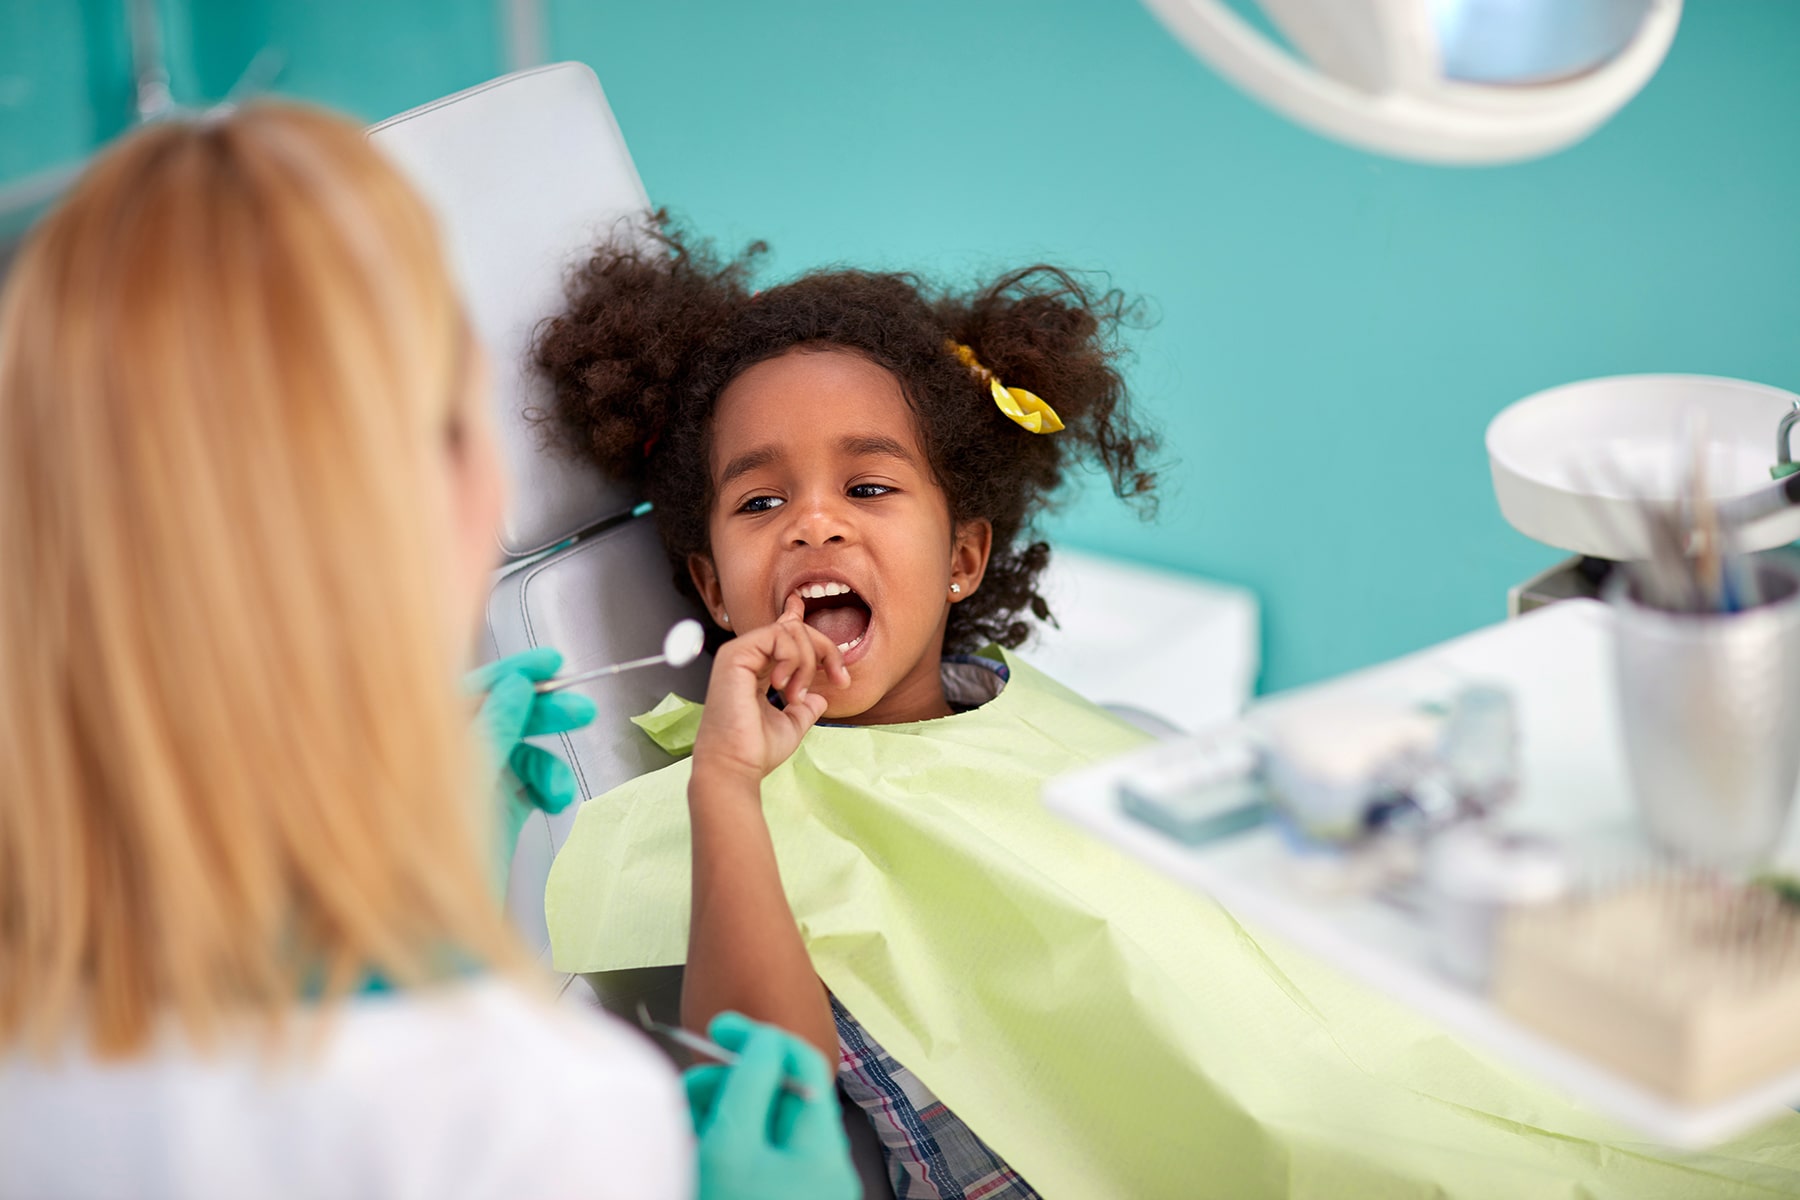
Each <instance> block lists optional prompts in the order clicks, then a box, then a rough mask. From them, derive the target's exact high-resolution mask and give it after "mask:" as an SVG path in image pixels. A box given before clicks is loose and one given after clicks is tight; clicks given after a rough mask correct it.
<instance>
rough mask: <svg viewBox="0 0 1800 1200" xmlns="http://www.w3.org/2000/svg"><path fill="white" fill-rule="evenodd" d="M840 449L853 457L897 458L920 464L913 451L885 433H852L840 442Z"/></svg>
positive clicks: (915, 464)
mask: <svg viewBox="0 0 1800 1200" xmlns="http://www.w3.org/2000/svg"><path fill="white" fill-rule="evenodd" d="M838 449H839V450H842V451H843V452H844V453H845V454H847V455H849V456H851V457H852V458H897V459H899V460H900V461H901V462H903V463H908V464H911V465H913V466H917V465H918V464H917V461H916V460H915V459H914V458H913V454H912V451H910V450H908V449H907V448H906V447H905V446H903V445H901V444H900V442H899V441H898V440H896V439H894V438H891V437H888V436H886V435H885V434H879V433H856V434H851V435H850V436H849V437H847V438H845V439H844V440H843V441H841V442H839V443H838Z"/></svg>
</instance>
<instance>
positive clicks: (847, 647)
mask: <svg viewBox="0 0 1800 1200" xmlns="http://www.w3.org/2000/svg"><path fill="white" fill-rule="evenodd" d="M867 636H868V635H867V634H862V633H859V634H857V635H856V638H855V639H854V640H853V641H848V642H839V643H838V653H840V654H848V653H850V652H851V651H852V650H854V649H856V648H857V647H858V646H860V645H862V640H863V638H865V637H867Z"/></svg>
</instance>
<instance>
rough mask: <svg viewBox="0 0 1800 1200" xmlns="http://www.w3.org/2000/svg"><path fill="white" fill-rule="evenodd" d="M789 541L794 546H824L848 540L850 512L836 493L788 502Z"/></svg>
mask: <svg viewBox="0 0 1800 1200" xmlns="http://www.w3.org/2000/svg"><path fill="white" fill-rule="evenodd" d="M790 511H791V512H792V513H793V518H792V524H790V526H789V527H788V540H789V542H790V543H791V544H792V545H793V546H795V547H796V548H797V547H800V546H825V545H831V544H836V543H842V542H845V541H848V540H849V537H850V533H851V527H850V520H849V517H850V514H849V512H848V506H847V505H846V504H845V503H844V502H843V499H842V498H841V497H839V496H835V495H832V496H809V497H806V498H805V499H802V500H796V501H794V502H792V503H791V505H790Z"/></svg>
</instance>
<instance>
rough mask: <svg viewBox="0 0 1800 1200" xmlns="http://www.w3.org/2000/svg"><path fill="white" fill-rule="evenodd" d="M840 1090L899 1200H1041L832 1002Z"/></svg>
mask: <svg viewBox="0 0 1800 1200" xmlns="http://www.w3.org/2000/svg"><path fill="white" fill-rule="evenodd" d="M831 1015H832V1016H833V1017H834V1018H835V1019H836V1020H837V1034H838V1069H837V1075H838V1086H839V1087H840V1088H841V1089H842V1090H843V1093H844V1095H845V1096H847V1097H848V1098H849V1099H850V1100H851V1102H852V1103H854V1104H855V1105H856V1106H857V1107H858V1108H860V1109H862V1110H863V1115H864V1116H866V1117H867V1118H868V1119H869V1124H870V1125H871V1126H872V1127H873V1128H874V1130H875V1136H876V1137H877V1138H878V1139H879V1140H880V1142H881V1157H882V1161H883V1162H885V1163H886V1165H887V1173H888V1181H889V1182H890V1183H891V1184H893V1187H894V1196H895V1200H1039V1198H1038V1194H1037V1193H1036V1192H1034V1191H1032V1189H1031V1185H1030V1184H1028V1183H1026V1182H1025V1181H1024V1180H1023V1179H1021V1178H1020V1177H1019V1174H1018V1172H1016V1171H1014V1170H1013V1169H1012V1168H1011V1167H1009V1166H1007V1165H1006V1160H1005V1159H1003V1158H1001V1157H1000V1156H999V1155H998V1154H995V1153H994V1152H993V1150H991V1149H989V1148H988V1145H987V1143H986V1142H984V1141H982V1140H981V1139H980V1138H978V1137H976V1136H975V1131H974V1130H972V1129H970V1128H969V1127H968V1126H967V1125H964V1124H963V1123H962V1119H961V1118H959V1117H958V1116H957V1115H956V1114H955V1113H953V1112H951V1111H950V1110H949V1109H948V1108H947V1107H945V1105H944V1102H943V1101H942V1100H939V1099H938V1098H937V1097H936V1096H934V1095H932V1094H931V1089H930V1088H928V1087H926V1086H925V1085H924V1084H923V1083H921V1082H920V1081H919V1077H918V1076H917V1075H914V1074H913V1073H912V1072H911V1071H909V1070H907V1069H906V1068H905V1067H903V1066H901V1065H900V1064H899V1063H897V1062H895V1061H894V1059H893V1056H892V1055H890V1054H889V1053H888V1052H887V1051H886V1050H883V1049H882V1048H881V1046H880V1044H878V1043H877V1042H876V1041H875V1039H874V1038H872V1037H870V1036H869V1033H868V1031H867V1030H866V1029H864V1028H863V1027H862V1026H861V1025H859V1024H857V1023H856V1018H855V1017H853V1016H851V1015H850V1013H849V1012H848V1011H847V1010H846V1009H845V1008H844V1006H843V1005H841V1004H839V1003H838V1001H837V997H836V996H833V997H832V998H831Z"/></svg>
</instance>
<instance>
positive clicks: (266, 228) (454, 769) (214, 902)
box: [0, 106, 508, 1054]
mask: <svg viewBox="0 0 1800 1200" xmlns="http://www.w3.org/2000/svg"><path fill="white" fill-rule="evenodd" d="M477 360H478V354H477V352H476V351H475V350H474V348H473V347H472V346H471V345H470V344H469V341H468V331H467V328H466V326H465V324H464V321H463V317H462V314H461V310H460V308H459V305H458V303H457V300H456V297H455V294H454V292H453V289H452V285H451V282H450V280H449V277H448V275H447V272H446V269H445V266H444V263H443V260H442V256H441V253H440V249H439V246H438V244H437V240H436V235H435V233H434V230H433V226H432V222H431V220H430V217H429V215H428V213H427V212H426V210H425V208H424V206H423V205H422V203H421V202H420V201H419V200H418V198H417V197H416V196H415V195H414V194H413V193H412V191H411V190H410V189H409V188H408V187H407V185H406V184H405V182H404V181H403V180H402V179H401V178H400V177H399V175H398V173H397V172H396V171H395V170H394V169H393V168H391V167H390V166H389V165H388V164H387V163H386V162H384V161H383V160H382V159H381V157H380V156H379V155H378V154H377V152H376V151H375V150H373V149H372V148H371V147H370V146H369V144H368V143H367V141H366V140H365V139H364V137H363V135H362V133H361V131H360V130H359V129H358V128H356V127H355V126H353V125H351V124H349V123H348V122H345V121H342V120H340V119H338V118H336V117H333V116H329V115H325V114H322V113H318V112H314V111H309V110H306V109H302V108H297V107H291V106H268V107H263V108H253V109H248V110H245V111H243V112H240V113H237V114H234V115H231V116H228V117H224V118H221V119H209V120H206V121H201V122H194V123H180V122H172V123H167V124H162V125H158V126H154V127H150V128H147V129H144V130H142V131H140V132H137V133H134V134H132V135H131V136H129V137H127V138H126V139H124V140H123V141H122V142H121V143H120V144H118V145H117V146H115V147H113V148H112V149H111V150H110V151H108V152H107V153H106V154H104V155H103V156H102V157H101V158H100V159H99V160H98V161H97V162H96V163H95V164H94V165H93V166H92V167H91V168H90V169H89V170H88V172H87V173H86V175H85V176H84V177H83V179H82V180H81V181H80V182H79V183H78V184H77V185H76V186H75V188H74V190H73V192H72V194H71V195H69V197H68V198H67V199H66V200H65V201H64V202H63V203H62V204H61V206H60V207H59V209H58V210H57V211H56V212H54V213H52V214H50V215H49V216H48V217H46V218H45V219H44V220H43V221H42V222H41V223H40V225H39V226H38V228H37V229H36V230H35V231H34V232H33V234H32V236H31V238H30V241H29V244H28V245H27V247H26V248H25V250H24V251H23V253H22V255H21V256H20V258H19V259H18V261H17V263H16V264H15V266H14V268H13V271H12V274H11V276H10V278H9V279H8V281H7V285H6V291H5V293H4V296H3V298H0V562H4V563H5V564H6V569H7V581H6V583H5V586H4V587H0V979H3V980H5V984H4V986H3V987H0V1049H4V1048H5V1047H7V1046H9V1045H18V1044H28V1045H33V1046H37V1047H48V1046H51V1045H54V1044H58V1043H60V1042H62V1041H63V1040H65V1039H66V1038H68V1037H70V1036H78V1037H85V1038H86V1039H87V1040H88V1044H89V1045H90V1046H91V1047H93V1048H94V1049H96V1050H98V1051H99V1052H101V1053H103V1054H128V1053H131V1052H132V1051H134V1050H137V1049H140V1048H142V1047H143V1046H144V1045H145V1044H146V1039H147V1038H148V1036H149V1035H150V1033H151V1032H152V1030H153V1028H154V1027H155V1025H156V1023H157V1022H158V1021H159V1020H160V1019H161V1018H163V1017H166V1016H173V1017H174V1018H176V1019H177V1020H178V1021H179V1022H180V1023H181V1025H182V1027H183V1028H184V1029H185V1030H186V1031H187V1032H189V1033H190V1034H193V1035H195V1036H198V1037H200V1038H202V1039H206V1038H208V1037H210V1036H211V1035H214V1034H217V1033H221V1032H223V1031H225V1030H226V1029H228V1028H231V1027H233V1026H235V1025H237V1024H239V1023H240V1022H242V1021H244V1020H246V1019H247V1021H248V1023H249V1024H250V1025H251V1026H253V1027H260V1028H263V1029H273V1028H277V1027H279V1023H280V1017H281V1014H282V1012H283V1010H284V1009H291V1008H292V1006H293V1005H294V1004H295V1002H296V1001H297V999H298V998H299V997H300V996H301V995H303V994H305V993H308V992H316V991H318V990H320V989H321V988H323V990H324V991H325V992H326V993H327V994H336V993H340V992H342V991H344V990H345V989H347V988H349V987H351V986H353V985H354V983H355V982H356V981H357V980H358V979H360V978H361V977H362V976H363V975H364V974H365V973H368V972H377V973H380V974H381V975H383V976H384V977H387V978H390V979H395V980H397V981H401V982H410V981H419V980H423V979H428V978H431V977H434V976H436V975H439V974H442V973H444V972H446V971H449V970H454V969H455V965H454V964H456V963H467V962H469V961H476V962H486V963H496V962H504V961H507V960H508V948H507V941H506V934H505V929H504V925H503V922H502V919H501V918H500V916H499V915H498V913H497V911H496V906H495V905H494V904H493V901H492V898H491V893H490V892H489V890H488V887H487V884H486V880H485V875H484V864H485V863H486V861H487V858H486V849H485V832H486V828H485V827H486V822H485V821H484V819H483V817H482V815H481V809H480V807H479V800H480V798H479V797H478V796H476V795H475V794H474V792H473V790H472V788H471V781H472V780H473V778H474V772H472V771H471V770H470V769H469V768H470V765H471V764H470V761H469V754H470V751H469V746H468V741H469V739H468V737H467V729H466V727H467V723H468V719H469V712H468V711H467V710H466V708H465V707H464V705H463V703H462V702H461V701H460V700H459V695H458V691H457V688H456V685H455V682H454V681H455V678H456V675H457V673H458V671H459V669H460V665H461V659H462V656H463V652H464V651H465V649H466V647H467V644H468V640H469V633H470V629H471V628H472V624H473V617H474V613H475V605H476V604H477V603H478V597H479V595H480V581H481V580H482V579H483V578H484V577H485V570H484V568H485V567H486V566H487V565H488V564H487V563H486V562H476V563H471V562H470V561H469V560H470V552H469V550H468V538H467V537H466V530H461V531H459V522H460V525H461V526H467V525H468V524H469V522H470V521H471V520H475V519H479V517H480V515H481V514H480V513H475V514H471V513H470V512H469V511H468V509H469V505H470V501H469V498H468V495H467V494H466V493H467V491H468V489H467V487H466V486H464V485H465V484H466V482H467V481H466V480H465V479H462V478H461V477H460V475H459V472H466V471H467V470H469V469H471V468H470V467H469V464H468V463H466V462H463V461H462V459H461V457H460V456H466V455H468V454H471V453H476V451H472V450H470V449H469V448H468V444H469V443H478V446H479V447H480V448H485V447H486V446H487V444H488V443H487V442H486V434H485V425H484V424H482V421H483V418H482V416H481V413H480V409H481V407H482V401H481V397H480V395H479V386H478V381H477V380H475V379H474V377H473V373H474V372H475V371H476V370H477V369H478V365H477ZM478 467H479V464H478V465H477V469H476V473H477V474H479V473H480V472H479V469H478ZM489 490H490V491H491V490H493V489H492V488H490V489H489ZM476 507H480V506H479V505H477V506H476ZM491 544H492V543H491V540H489V541H488V542H487V545H489V546H491Z"/></svg>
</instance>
